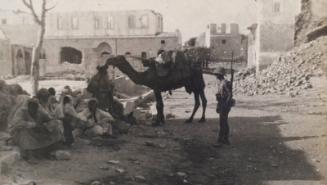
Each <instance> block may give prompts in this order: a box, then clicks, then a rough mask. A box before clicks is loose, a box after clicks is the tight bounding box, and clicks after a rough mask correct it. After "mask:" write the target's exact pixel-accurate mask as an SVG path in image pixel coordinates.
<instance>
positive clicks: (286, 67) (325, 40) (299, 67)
mask: <svg viewBox="0 0 327 185" xmlns="http://www.w3.org/2000/svg"><path fill="white" fill-rule="evenodd" d="M326 64H327V37H321V38H319V39H317V40H314V41H312V42H310V43H305V44H302V45H300V46H299V47H296V48H294V49H293V50H291V51H290V52H288V53H286V54H284V55H281V56H280V57H278V59H277V60H275V61H274V62H273V63H272V64H271V65H270V66H268V68H266V69H264V70H262V71H261V72H260V78H259V80H258V79H257V78H256V73H255V69H253V68H252V69H244V70H241V71H239V72H238V73H236V74H235V80H234V88H233V92H234V94H243V95H248V96H253V95H266V94H278V95H289V96H291V97H294V96H297V95H299V94H302V93H303V92H304V91H306V90H307V89H311V88H313V85H312V84H311V82H310V78H312V77H315V76H322V75H324V73H325V74H326V66H327V65H326Z"/></svg>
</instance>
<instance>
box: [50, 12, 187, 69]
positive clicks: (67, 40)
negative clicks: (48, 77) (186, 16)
mask: <svg viewBox="0 0 327 185" xmlns="http://www.w3.org/2000/svg"><path fill="white" fill-rule="evenodd" d="M46 30H47V31H46V35H45V42H44V49H45V51H46V55H47V65H46V71H51V72H56V71H61V70H63V67H62V65H61V64H64V63H69V64H74V65H66V66H71V67H72V68H73V69H78V68H79V69H80V70H83V71H84V70H85V69H95V66H96V65H98V64H101V62H103V61H102V57H103V56H105V55H121V54H126V53H128V54H130V55H133V56H144V57H154V56H156V54H157V51H158V50H159V49H160V48H161V47H162V46H163V45H164V46H165V48H166V49H177V48H179V47H180V46H181V34H180V32H179V31H178V30H177V31H176V32H170V33H167V32H163V17H162V15H161V14H160V13H157V12H154V11H152V10H135V11H112V12H93V11H87V12H69V13H68V12H67V13H52V14H49V15H48V17H47V28H46ZM138 63H139V64H138ZM134 65H136V67H141V65H140V62H139V61H138V62H136V64H134ZM65 68H66V69H67V67H65Z"/></svg>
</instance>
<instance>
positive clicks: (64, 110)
mask: <svg viewBox="0 0 327 185" xmlns="http://www.w3.org/2000/svg"><path fill="white" fill-rule="evenodd" d="M55 115H56V116H55V117H56V118H57V119H59V120H61V121H62V124H63V129H64V131H63V133H64V140H65V142H64V144H65V145H68V146H71V145H72V144H73V142H74V137H73V130H74V128H76V127H77V126H78V124H79V122H80V118H79V116H78V114H77V112H76V110H75V108H74V105H73V103H72V98H71V96H69V95H66V96H64V97H63V99H62V102H60V104H58V106H57V107H56V109H55Z"/></svg>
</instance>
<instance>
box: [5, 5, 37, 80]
mask: <svg viewBox="0 0 327 185" xmlns="http://www.w3.org/2000/svg"><path fill="white" fill-rule="evenodd" d="M0 21H1V22H0V65H1V68H0V76H17V75H28V74H30V71H31V61H32V47H33V45H34V44H35V41H36V34H35V33H36V32H37V28H36V27H35V25H33V21H32V18H31V16H30V15H29V14H27V13H24V12H21V11H9V10H0Z"/></svg>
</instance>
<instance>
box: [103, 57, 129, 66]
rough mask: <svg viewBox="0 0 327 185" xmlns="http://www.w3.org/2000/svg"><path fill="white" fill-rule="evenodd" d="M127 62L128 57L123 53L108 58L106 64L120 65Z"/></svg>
mask: <svg viewBox="0 0 327 185" xmlns="http://www.w3.org/2000/svg"><path fill="white" fill-rule="evenodd" d="M126 62H127V60H126V58H125V57H124V56H123V55H118V56H115V57H111V58H109V59H107V62H106V65H112V66H119V65H121V64H125V63H126Z"/></svg>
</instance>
